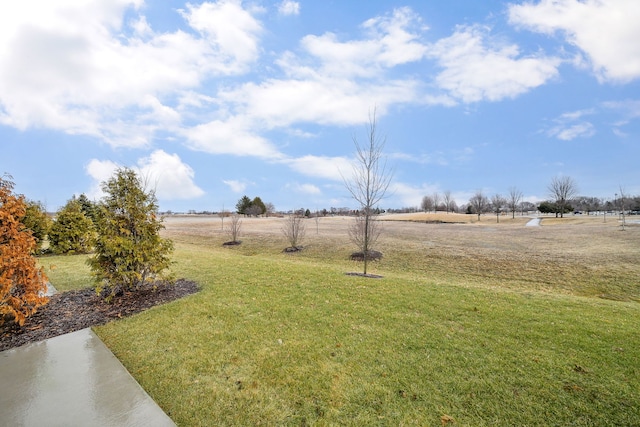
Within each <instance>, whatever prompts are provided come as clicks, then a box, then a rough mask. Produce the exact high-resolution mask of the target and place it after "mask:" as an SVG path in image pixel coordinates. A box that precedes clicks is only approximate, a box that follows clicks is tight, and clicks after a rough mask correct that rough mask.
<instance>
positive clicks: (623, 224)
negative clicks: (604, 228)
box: [616, 185, 627, 230]
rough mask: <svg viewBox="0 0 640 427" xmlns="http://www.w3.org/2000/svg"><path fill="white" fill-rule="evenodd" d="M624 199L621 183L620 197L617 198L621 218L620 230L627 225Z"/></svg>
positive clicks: (625, 201) (624, 194)
mask: <svg viewBox="0 0 640 427" xmlns="http://www.w3.org/2000/svg"><path fill="white" fill-rule="evenodd" d="M616 196H617V195H616ZM626 199H627V194H626V191H625V189H624V188H623V187H622V185H621V186H620V198H619V199H618V200H619V201H620V218H621V219H622V221H621V224H620V225H621V226H622V230H625V226H626V225H627V222H626V219H625V213H626V209H627V200H626Z"/></svg>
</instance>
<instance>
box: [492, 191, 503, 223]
mask: <svg viewBox="0 0 640 427" xmlns="http://www.w3.org/2000/svg"><path fill="white" fill-rule="evenodd" d="M506 204H507V200H506V199H505V198H504V197H502V196H501V195H500V194H496V195H494V196H493V197H492V198H491V207H493V211H494V212H495V214H496V222H500V213H501V212H502V208H503V207H504V205H506Z"/></svg>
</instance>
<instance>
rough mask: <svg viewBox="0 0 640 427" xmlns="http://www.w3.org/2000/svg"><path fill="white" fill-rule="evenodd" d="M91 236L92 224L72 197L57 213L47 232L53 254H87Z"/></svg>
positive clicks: (92, 232)
mask: <svg viewBox="0 0 640 427" xmlns="http://www.w3.org/2000/svg"><path fill="white" fill-rule="evenodd" d="M93 234H94V227H93V222H91V220H90V219H89V218H87V216H86V215H85V214H84V212H82V207H81V205H80V203H79V202H78V200H76V198H75V197H74V198H73V199H71V200H69V201H68V202H67V204H66V205H65V206H64V207H62V208H61V209H60V210H59V211H58V212H57V214H56V218H55V221H54V222H53V225H52V226H51V230H50V231H49V245H50V247H51V251H52V252H53V253H55V254H73V253H88V252H90V251H91V240H92V238H93Z"/></svg>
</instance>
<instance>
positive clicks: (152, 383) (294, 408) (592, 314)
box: [42, 218, 640, 426]
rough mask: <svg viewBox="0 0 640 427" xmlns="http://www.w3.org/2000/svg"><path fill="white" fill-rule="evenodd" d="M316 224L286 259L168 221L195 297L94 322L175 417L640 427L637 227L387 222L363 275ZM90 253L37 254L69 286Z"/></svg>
mask: <svg viewBox="0 0 640 427" xmlns="http://www.w3.org/2000/svg"><path fill="white" fill-rule="evenodd" d="M494 219H495V218H494ZM483 221H485V219H483ZM503 222H504V221H503ZM316 225H317V224H313V225H312V223H308V225H307V237H306V238H305V242H304V244H305V245H306V248H305V250H304V251H303V252H301V253H298V254H294V255H287V254H283V253H282V252H281V250H282V249H283V248H284V247H285V246H286V245H285V242H284V241H283V238H282V237H281V236H278V232H279V229H278V228H277V227H270V228H269V229H270V230H271V231H268V232H267V231H264V230H263V229H260V230H259V231H255V230H252V229H251V227H252V224H248V231H247V234H246V235H245V236H244V237H243V239H242V240H243V243H242V245H241V246H239V247H236V248H222V247H221V243H222V242H223V241H224V240H225V236H224V235H222V233H221V232H217V231H216V230H215V229H214V228H213V227H212V226H211V224H209V225H208V226H205V225H200V226H197V227H192V228H191V229H189V228H188V227H186V226H185V227H182V226H177V225H176V226H168V227H167V235H169V236H170V237H172V238H173V239H174V241H175V242H176V252H175V256H174V259H175V261H176V264H175V266H174V271H175V273H176V275H177V276H178V277H186V278H189V279H193V280H196V281H197V282H198V283H199V284H200V285H201V286H202V291H201V292H200V293H198V294H196V295H192V296H190V297H187V298H185V299H182V300H180V301H176V302H173V303H170V304H167V305H164V306H161V307H156V308H153V309H151V310H148V311H146V312H144V313H142V314H140V315H137V316H134V317H131V318H126V319H123V320H119V321H117V322H112V323H110V324H108V325H105V326H102V327H100V328H97V330H96V332H97V333H98V335H99V336H100V337H101V338H102V339H103V340H104V341H105V343H106V344H107V345H108V346H109V347H110V348H111V349H112V351H113V352H114V353H115V354H116V356H117V357H118V358H119V359H120V360H121V361H122V362H123V364H124V365H125V366H126V367H127V369H129V371H130V372H131V373H132V374H133V376H134V377H135V378H136V379H137V380H138V381H139V382H140V384H141V385H142V386H143V387H144V388H145V390H147V392H148V393H149V394H150V395H151V396H152V397H153V398H154V399H155V400H156V401H157V402H158V403H159V405H160V406H161V407H162V408H163V409H164V410H165V411H166V412H167V413H168V414H169V415H170V416H171V418H172V419H174V421H175V422H176V423H177V424H178V425H180V426H209V425H312V424H315V425H421V426H422V425H426V426H429V425H433V426H440V425H442V419H441V417H442V416H445V415H446V416H449V417H451V418H453V419H454V420H455V425H469V426H485V425H486V426H496V425H505V426H512V425H529V426H533V425H535V426H549V425H558V426H560V425H577V426H593V425H611V426H617V425H640V405H638V404H637V402H640V336H639V335H638V326H639V325H640V305H639V304H638V299H639V298H638V295H639V294H638V292H639V291H638V288H639V287H640V284H639V281H638V278H639V277H640V275H639V272H640V271H639V268H640V267H639V264H640V262H639V258H640V256H639V255H638V253H637V242H638V237H639V236H640V229H639V228H638V227H636V228H635V229H630V230H629V231H630V232H629V233H626V232H625V233H621V232H619V231H618V230H617V229H616V228H615V225H608V226H607V227H608V228H602V227H603V226H601V225H599V223H598V225H597V226H593V227H592V228H589V227H590V226H589V225H581V224H575V225H572V226H569V225H567V223H563V224H559V225H553V226H552V227H548V228H545V227H540V228H539V229H536V230H531V229H529V228H525V227H524V226H523V224H522V221H520V222H515V223H513V224H510V223H508V222H507V223H505V224H503V225H501V226H499V227H497V226H495V225H494V224H493V223H492V222H491V220H490V219H489V218H487V219H486V224H480V225H478V224H463V225H431V224H429V225H427V224H412V223H402V224H398V225H395V224H393V225H390V226H389V227H390V228H389V229H387V233H388V234H389V237H387V238H385V239H383V240H382V241H381V242H380V247H381V249H382V250H383V252H384V253H385V258H384V259H383V261H381V262H380V263H377V264H374V265H373V270H374V271H372V272H374V273H377V274H382V275H383V276H384V277H383V278H382V279H364V278H361V277H355V276H347V275H345V274H344V273H345V272H346V271H356V270H358V269H359V268H360V266H359V265H358V264H353V263H351V262H349V261H347V258H348V254H349V253H350V252H349V251H350V250H351V249H352V248H351V246H350V244H349V243H348V240H345V238H344V236H343V235H341V231H340V230H342V228H341V227H342V225H335V224H331V223H329V222H328V221H327V223H326V224H322V222H321V225H320V229H319V230H318V232H317V233H316V229H315V228H314V227H316ZM322 227H324V228H322ZM563 227H568V228H567V229H566V230H565V229H564V228H563ZM571 227H573V228H571ZM596 231H597V232H596ZM585 236H590V237H589V238H588V239H587V237H585ZM583 238H584V239H585V240H584V241H583V240H582V239H583ZM550 239H553V242H554V246H553V247H551V245H550V241H551V240H550ZM596 249H597V250H596ZM85 258H86V257H79V256H78V257H49V258H43V261H42V262H43V265H45V266H48V264H50V263H51V264H55V265H56V266H57V268H55V269H54V270H51V271H49V270H48V271H47V273H48V274H49V275H50V276H51V280H52V282H53V283H54V286H56V287H57V288H58V289H66V287H65V286H67V285H62V283H60V282H62V281H64V282H67V283H70V284H69V285H68V286H69V287H74V286H77V285H79V284H81V283H87V282H88V281H89V280H90V279H89V275H88V269H86V268H85V267H80V265H82V264H83V262H84V259H85ZM452 425H453V424H452Z"/></svg>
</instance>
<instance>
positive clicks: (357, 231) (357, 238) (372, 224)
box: [349, 214, 382, 274]
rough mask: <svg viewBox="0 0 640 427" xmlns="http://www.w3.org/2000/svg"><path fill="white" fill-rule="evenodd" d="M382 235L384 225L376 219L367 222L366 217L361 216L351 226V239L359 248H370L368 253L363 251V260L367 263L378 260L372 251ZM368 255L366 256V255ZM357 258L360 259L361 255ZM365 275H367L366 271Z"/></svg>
mask: <svg viewBox="0 0 640 427" xmlns="http://www.w3.org/2000/svg"><path fill="white" fill-rule="evenodd" d="M381 233H382V224H381V222H380V221H378V220H375V219H369V221H367V220H366V215H364V214H361V215H358V216H356V217H355V221H354V222H353V223H352V224H351V225H350V226H349V238H350V239H351V241H352V242H353V243H354V244H355V245H356V246H357V247H358V248H363V247H364V246H365V243H366V245H367V246H368V248H369V249H368V250H367V252H365V251H364V250H363V251H362V259H363V260H365V261H367V260H369V259H374V258H376V256H375V254H374V251H373V250H371V249H370V248H372V247H373V246H374V245H375V244H376V242H377V240H378V237H380V234H381ZM365 254H366V255H365ZM357 258H360V257H359V255H358V256H357ZM364 274H367V272H366V270H365V272H364Z"/></svg>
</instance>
